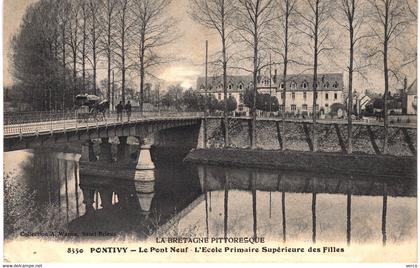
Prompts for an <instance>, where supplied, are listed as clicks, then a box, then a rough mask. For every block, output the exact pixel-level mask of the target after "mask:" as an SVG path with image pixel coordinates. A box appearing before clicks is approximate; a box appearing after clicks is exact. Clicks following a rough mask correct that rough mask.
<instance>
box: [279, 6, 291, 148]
mask: <svg viewBox="0 0 420 268" xmlns="http://www.w3.org/2000/svg"><path fill="white" fill-rule="evenodd" d="M288 52H289V1H287V2H286V17H285V27H284V62H283V86H284V88H283V95H284V96H283V111H282V123H281V141H282V144H280V148H281V149H282V150H284V149H285V144H286V135H285V132H286V122H285V119H286V88H287V64H288V60H289V59H288ZM280 88H281V87H280Z"/></svg>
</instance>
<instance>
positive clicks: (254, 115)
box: [251, 15, 258, 149]
mask: <svg viewBox="0 0 420 268" xmlns="http://www.w3.org/2000/svg"><path fill="white" fill-rule="evenodd" d="M257 33H258V16H257V15H256V16H255V18H254V70H253V85H252V86H253V101H252V110H251V112H252V120H251V149H255V148H256V136H257V135H256V129H255V128H256V125H257V124H256V123H257V83H258V81H257V73H258V34H257Z"/></svg>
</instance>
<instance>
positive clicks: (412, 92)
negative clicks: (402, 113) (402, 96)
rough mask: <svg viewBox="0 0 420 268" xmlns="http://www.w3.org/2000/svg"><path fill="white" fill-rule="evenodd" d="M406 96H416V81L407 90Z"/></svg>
mask: <svg viewBox="0 0 420 268" xmlns="http://www.w3.org/2000/svg"><path fill="white" fill-rule="evenodd" d="M407 95H417V79H415V80H414V81H413V83H411V85H410V86H409V87H408V88H407Z"/></svg>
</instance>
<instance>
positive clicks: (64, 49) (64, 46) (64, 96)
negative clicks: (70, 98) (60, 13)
mask: <svg viewBox="0 0 420 268" xmlns="http://www.w3.org/2000/svg"><path fill="white" fill-rule="evenodd" d="M62 38H63V40H62V42H63V43H62V46H63V47H62V54H63V55H62V57H63V59H62V61H63V99H62V101H63V104H62V109H63V110H64V108H65V99H66V26H65V25H64V26H63V28H62Z"/></svg>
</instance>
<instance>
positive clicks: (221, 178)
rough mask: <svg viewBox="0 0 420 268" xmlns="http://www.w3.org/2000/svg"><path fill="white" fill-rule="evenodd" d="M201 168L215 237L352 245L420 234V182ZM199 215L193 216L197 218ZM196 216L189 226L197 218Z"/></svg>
mask: <svg viewBox="0 0 420 268" xmlns="http://www.w3.org/2000/svg"><path fill="white" fill-rule="evenodd" d="M197 169H198V175H199V179H200V183H201V186H202V189H203V193H204V203H205V204H204V206H203V207H202V209H204V211H205V216H204V215H203V218H205V233H206V234H207V236H222V235H223V236H225V237H227V236H254V237H257V236H268V237H269V238H273V239H275V240H279V239H282V240H283V241H284V242H286V241H287V240H288V239H289V238H292V239H293V240H295V239H297V240H304V241H308V242H309V241H312V242H313V243H316V242H318V241H330V240H334V241H342V242H347V244H349V245H350V243H351V242H352V240H355V241H356V242H369V241H370V242H371V241H380V240H382V243H383V244H384V245H386V243H387V240H388V239H389V238H388V237H389V235H388V234H390V235H391V237H392V239H391V240H392V242H401V241H404V240H408V239H410V238H411V237H412V236H413V235H416V232H417V230H416V221H417V220H416V219H417V217H416V198H415V197H416V181H415V180H410V179H401V178H386V179H383V178H375V177H369V178H367V177H360V176H349V175H347V176H346V175H337V174H334V175H328V174H318V175H314V174H313V173H311V174H309V173H299V172H278V171H266V170H265V171H260V170H255V169H244V168H242V169H241V168H222V167H214V166H198V167H197ZM211 196H213V204H212V199H211ZM388 197H391V199H392V210H390V209H389V200H388ZM273 200H274V202H278V203H274V204H273ZM286 201H287V202H286ZM354 202H356V205H355V206H354V204H353V203H354ZM215 203H216V204H215ZM259 203H260V204H259ZM352 205H353V206H352ZM197 207H199V206H197ZM211 208H213V211H212V210H211ZM249 210H252V213H251V212H250V211H249ZM277 210H278V212H277ZM248 211H249V212H248ZM308 212H309V214H308ZM197 213H198V212H195V211H192V212H191V213H190V214H191V215H194V217H197V215H198V214H197ZM343 213H344V214H345V215H343V217H341V218H340V215H342V214H343ZM188 217H190V216H189V215H188V214H187V215H186V216H185V217H184V219H183V220H181V225H182V222H184V225H188V224H189V223H190V222H192V219H188ZM191 217H193V216H191ZM221 218H223V219H221ZM251 218H252V220H251ZM387 221H388V222H387ZM389 221H390V222H391V223H390V224H389ZM222 222H223V225H222V224H221V223H222ZM222 226H223V228H222ZM211 229H213V230H211ZM288 231H289V232H290V234H289V233H288ZM391 232H392V234H391ZM308 233H310V236H309V237H310V238H309V237H308V235H307V234H308ZM352 236H353V237H352ZM381 238H382V239H381ZM309 239H310V240H309Z"/></svg>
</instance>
